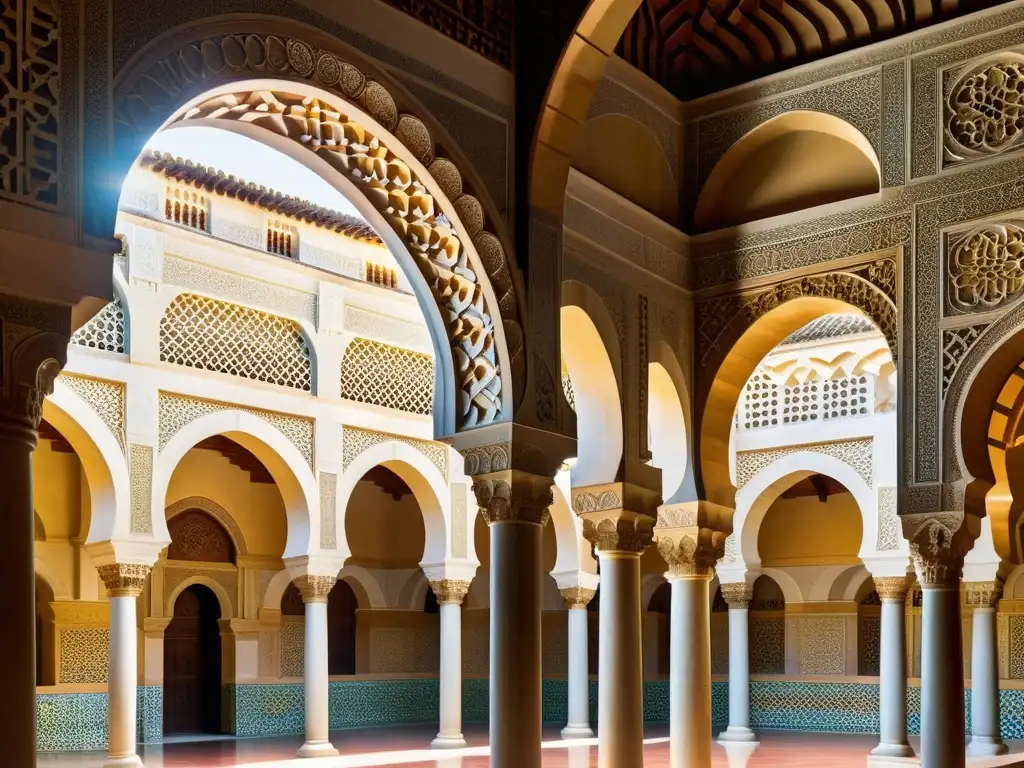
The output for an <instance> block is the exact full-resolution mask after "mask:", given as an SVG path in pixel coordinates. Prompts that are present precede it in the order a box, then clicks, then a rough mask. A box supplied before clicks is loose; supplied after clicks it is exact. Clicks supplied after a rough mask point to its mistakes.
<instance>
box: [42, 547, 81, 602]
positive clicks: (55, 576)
mask: <svg viewBox="0 0 1024 768" xmlns="http://www.w3.org/2000/svg"><path fill="white" fill-rule="evenodd" d="M35 570H36V576H38V577H39V578H40V579H42V580H43V581H45V582H46V584H47V586H48V587H49V588H50V591H51V592H53V599H54V600H73V599H74V595H72V594H71V590H70V589H68V586H67V584H65V583H64V579H62V578H61V577H60V574H59V573H57V571H56V569H55V568H54V567H53V566H52V565H50V564H49V563H48V562H46V560H44V559H43V558H41V557H39V555H36V558H35Z"/></svg>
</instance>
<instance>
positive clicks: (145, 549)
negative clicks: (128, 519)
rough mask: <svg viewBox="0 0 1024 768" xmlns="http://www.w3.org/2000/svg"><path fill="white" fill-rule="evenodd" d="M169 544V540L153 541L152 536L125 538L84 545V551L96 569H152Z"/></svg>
mask: <svg viewBox="0 0 1024 768" xmlns="http://www.w3.org/2000/svg"><path fill="white" fill-rule="evenodd" d="M170 543H171V542H170V541H169V540H154V538H153V537H152V536H125V537H124V538H118V539H110V540H108V541H94V542H91V543H89V544H86V545H85V551H86V552H88V553H89V557H90V558H92V561H93V564H94V565H95V566H96V567H97V568H100V567H102V566H105V565H115V564H121V565H144V566H146V567H147V568H152V567H153V566H154V565H155V564H156V562H157V561H158V560H159V559H160V553H161V552H162V551H163V550H164V549H165V548H166V547H167V546H168V545H169V544H170Z"/></svg>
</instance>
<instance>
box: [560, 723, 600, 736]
mask: <svg viewBox="0 0 1024 768" xmlns="http://www.w3.org/2000/svg"><path fill="white" fill-rule="evenodd" d="M562 738H563V739H592V738H594V730H593V729H592V728H591V727H590V726H589V725H571V724H570V725H567V726H565V728H563V729H562Z"/></svg>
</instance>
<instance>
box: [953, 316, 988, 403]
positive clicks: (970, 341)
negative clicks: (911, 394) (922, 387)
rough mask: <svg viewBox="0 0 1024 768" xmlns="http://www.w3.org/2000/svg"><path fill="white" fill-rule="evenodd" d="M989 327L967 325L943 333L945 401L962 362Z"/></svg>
mask: <svg viewBox="0 0 1024 768" xmlns="http://www.w3.org/2000/svg"><path fill="white" fill-rule="evenodd" d="M987 327H988V326H987V325H967V326H964V327H963V328H946V329H945V330H943V331H942V398H943V400H945V398H946V392H947V391H948V390H949V385H950V384H952V383H953V376H955V375H956V371H957V369H958V368H959V367H960V363H961V361H962V360H963V359H964V358H965V357H966V356H967V353H968V352H969V351H970V349H971V347H972V346H974V342H976V341H977V340H978V337H979V336H981V334H982V333H983V332H984V331H985V329H986V328H987Z"/></svg>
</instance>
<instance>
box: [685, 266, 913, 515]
mask: <svg viewBox="0 0 1024 768" xmlns="http://www.w3.org/2000/svg"><path fill="white" fill-rule="evenodd" d="M897 274H898V273H897V268H896V260H895V258H884V259H878V260H875V261H872V262H869V263H867V264H865V265H862V266H861V267H859V268H855V269H852V270H851V271H849V272H833V273H827V274H820V275H813V276H808V277H803V278H798V279H796V280H792V281H788V282H785V283H781V284H779V285H776V286H772V287H771V288H768V289H766V290H763V291H759V292H757V293H749V294H732V295H729V296H724V297H721V298H714V299H710V300H707V301H705V302H701V303H699V304H698V306H697V319H696V326H697V328H698V329H699V331H698V361H699V364H700V368H699V370H698V376H699V379H698V386H699V389H700V391H703V392H705V393H706V396H705V398H704V400H703V407H702V410H701V411H700V413H699V414H698V419H699V426H698V434H699V436H700V438H699V443H698V445H697V451H698V464H699V466H700V470H701V476H700V482H701V485H702V486H703V489H704V492H705V494H706V498H707V499H708V500H709V501H712V502H714V503H717V504H721V505H723V506H726V507H733V506H734V504H735V488H734V487H733V484H732V481H731V479H730V472H729V440H730V435H731V431H732V422H733V415H734V414H735V412H736V404H737V403H738V402H739V398H740V397H741V395H742V392H743V387H744V386H745V385H746V383H747V380H748V379H749V378H750V376H751V374H752V373H753V372H754V371H755V370H756V368H757V366H758V365H759V364H760V362H761V360H762V359H764V357H765V355H767V354H768V353H769V352H770V351H771V350H772V349H774V348H775V346H776V345H777V344H779V342H781V341H782V340H783V339H785V338H786V337H787V336H789V335H790V334H791V333H793V332H794V331H796V330H798V329H799V328H802V327H803V326H805V325H807V323H809V322H811V321H812V320H816V319H817V318H819V317H822V316H823V315H828V314H834V313H845V314H849V313H862V314H864V315H866V316H867V317H869V318H870V319H871V320H873V321H874V322H875V324H876V325H877V326H878V328H879V330H880V331H881V332H882V334H883V335H884V336H885V338H886V341H887V342H888V343H889V348H890V350H891V351H892V356H893V360H896V359H897V356H898V348H897V337H896V333H897V323H896V297H897V295H898V285H897V282H898V278H897Z"/></svg>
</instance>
